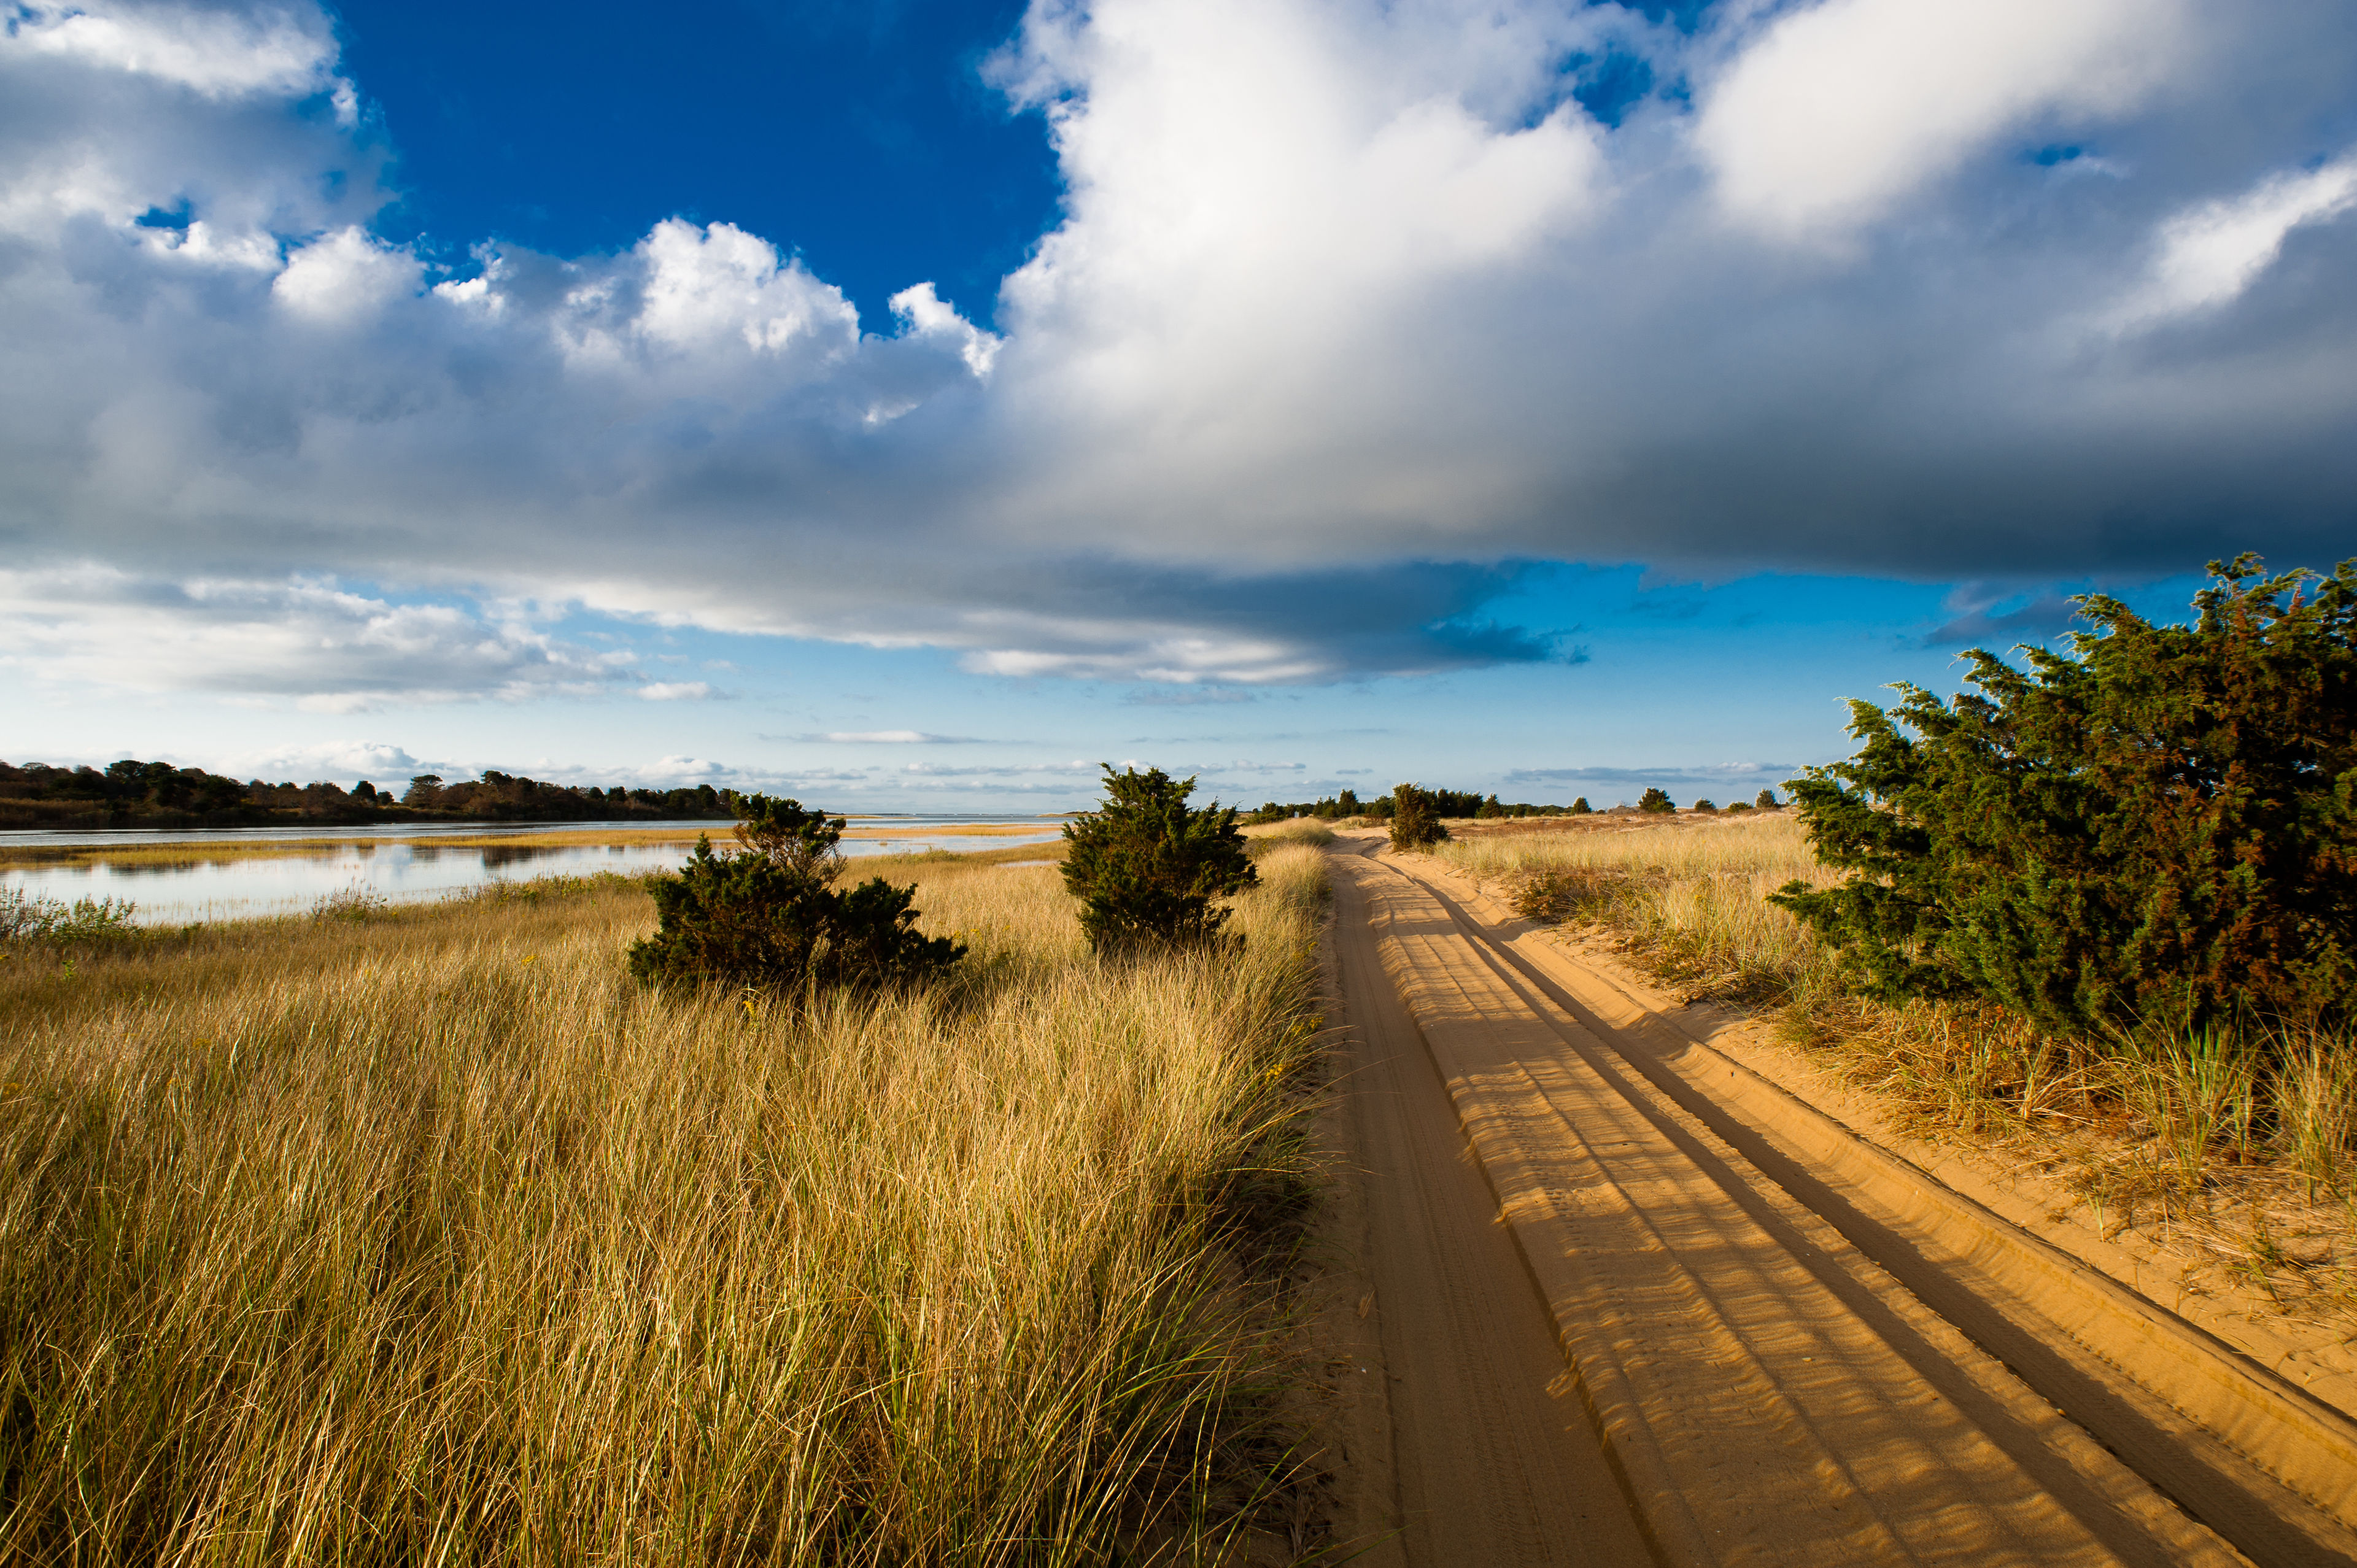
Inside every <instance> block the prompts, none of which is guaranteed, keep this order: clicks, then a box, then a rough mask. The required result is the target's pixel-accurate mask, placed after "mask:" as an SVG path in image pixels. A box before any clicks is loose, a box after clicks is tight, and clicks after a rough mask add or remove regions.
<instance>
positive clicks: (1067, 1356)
mask: <svg viewBox="0 0 2357 1568" xmlns="http://www.w3.org/2000/svg"><path fill="white" fill-rule="evenodd" d="M861 869H862V870H863V872H864V871H865V870H866V866H865V865H863V866H862V868H861ZM900 869H901V870H902V871H903V873H904V874H905V873H908V872H913V873H915V874H916V875H918V876H919V878H920V881H921V882H922V884H923V890H922V894H921V896H920V905H921V907H922V908H924V909H925V911H926V915H927V920H926V924H927V925H928V927H929V928H930V929H934V930H937V931H942V930H952V929H954V930H959V931H962V932H963V935H964V937H965V940H968V941H969V942H970V943H971V944H972V945H973V949H974V954H973V957H972V959H971V960H970V961H969V964H968V966H967V968H968V971H969V972H968V973H967V974H966V975H965V976H964V977H963V980H962V981H960V982H959V983H956V984H954V985H952V986H950V987H948V988H945V989H942V990H940V991H936V992H934V993H929V994H923V995H909V996H892V997H883V998H877V999H870V1000H865V1001H862V1000H856V999H842V998H838V999H836V1000H834V1001H833V1002H831V1003H828V1004H823V1005H819V1006H816V1007H813V1008H812V1009H809V1010H808V1011H807V1012H805V1013H802V1014H800V1015H797V1014H796V1013H794V1012H793V1011H791V1010H789V1009H785V1008H780V1007H777V1006H773V1005H771V1004H769V1003H767V1002H765V1001H763V1000H762V999H760V998H759V997H750V996H731V995H717V994H694V995H690V994H678V993H673V994H656V993H646V992H642V991H640V990H639V989H637V988H636V987H634V986H633V985H631V984H630V983H629V982H628V981H627V980H626V979H625V978H624V977H623V974H622V968H621V950H622V948H623V947H624V945H625V944H626V943H627V942H628V941H629V940H630V939H631V938H632V937H634V936H637V935H639V934H641V933H642V931H643V930H644V929H645V928H646V927H647V925H648V924H649V915H648V903H647V900H646V898H645V897H644V895H643V894H642V893H640V892H639V891H637V890H636V888H635V887H633V886H630V885H627V884H624V883H622V881H621V879H619V878H609V879H606V880H605V881H604V882H603V883H602V884H600V883H589V884H584V885H576V886H572V887H570V888H542V889H538V890H535V891H529V892H513V893H492V894H487V895H485V896H483V897H478V898H475V899H472V900H468V901H464V902H461V903H457V904H454V905H451V906H446V907H443V908H432V909H413V910H395V911H392V912H389V913H384V914H381V915H374V916H371V917H369V918H361V919H354V920H339V921H276V922H257V923H255V924H254V925H253V926H251V927H247V928H242V929H240V928H213V929H207V930H205V931H202V932H198V933H193V934H190V935H188V936H186V937H185V938H181V939H177V940H156V941H152V942H148V943H145V944H142V945H138V946H135V947H134V948H131V949H127V950H124V951H121V952H114V953H100V952H91V953H86V954H84V955H82V956H81V960H80V961H79V967H76V963H75V961H74V959H73V957H72V955H70V954H64V955H61V954H58V953H43V952H37V951H24V952H17V953H14V954H12V955H11V956H10V958H9V961H7V962H5V964H0V1082H5V1090H0V1167H5V1169H6V1170H7V1171H9V1172H10V1173H11V1176H10V1181H9V1184H8V1186H7V1187H5V1190H0V1559H5V1560H6V1561H9V1562H24V1563H127V1562H134V1561H135V1562H140V1563H188V1564H198V1563H207V1564H210V1563H224V1564H226V1563H262V1562H271V1563H285V1562H292V1563H328V1562H334V1563H514V1564H528V1563H557V1562H564V1563H579V1562H590V1561H610V1562H624V1561H643V1562H671V1563H676V1562H697V1563H704V1562H730V1563H733V1562H750V1561H759V1562H776V1563H1107V1562H1114V1561H1123V1562H1145V1561H1173V1562H1178V1561H1208V1560H1211V1559H1213V1558H1216V1557H1217V1556H1219V1555H1220V1553H1221V1552H1222V1551H1223V1550H1225V1549H1226V1543H1227V1542H1229V1541H1231V1540H1232V1538H1234V1537H1235V1536H1236V1535H1237V1534H1238V1533H1239V1532H1240V1531H1242V1530H1245V1529H1246V1528H1247V1527H1248V1525H1249V1523H1250V1521H1251V1519H1252V1506H1253V1505H1254V1502H1255V1500H1256V1499H1258V1498H1263V1497H1265V1496H1266V1495H1268V1494H1269V1493H1270V1492H1271V1491H1272V1490H1273V1489H1274V1488H1275V1487H1278V1486H1279V1485H1281V1484H1282V1477H1283V1474H1284V1470H1285V1466H1286V1439H1285V1436H1284V1434H1283V1433H1282V1432H1281V1431H1279V1430H1277V1429H1276V1428H1275V1426H1274V1425H1273V1417H1272V1414H1271V1411H1272V1408H1273V1406H1272V1400H1273V1398H1274V1395H1275V1391H1276V1390H1277V1389H1279V1388H1280V1386H1281V1385H1282V1383H1283V1380H1284V1379H1285V1377H1286V1374H1287V1367H1286V1362H1285V1359H1284V1355H1283V1352H1282V1351H1281V1349H1280V1348H1279V1335H1278V1333H1277V1331H1276V1329H1275V1327H1274V1326H1272V1316H1271V1306H1270V1304H1271V1301H1272V1299H1273V1294H1274V1292H1275V1288H1276V1286H1275V1273H1276V1272H1277V1270H1278V1268H1279V1267H1280V1266H1281V1265H1280V1264H1278V1263H1273V1262H1271V1261H1270V1260H1271V1258H1272V1257H1273V1256H1278V1255H1281V1254H1282V1252H1283V1250H1284V1246H1285V1241H1286V1222H1287V1221H1286V1217H1287V1216H1288V1215H1290V1214H1292V1213H1295V1212H1297V1209H1298V1208H1299V1200H1300V1194H1301V1192H1302V1191H1303V1190H1304V1184H1305V1183H1306V1181H1307V1179H1308V1176H1307V1166H1306V1164H1305V1156H1304V1155H1302V1154H1301V1153H1300V1152H1299V1144H1298V1141H1297V1136H1296V1129H1297V1124H1298V1120H1299V1116H1300V1108H1301V1106H1302V1104H1303V1102H1304V1097H1303V1094H1302V1091H1301V1085H1302V1082H1303V1080H1304V1079H1305V1077H1306V1075H1309V1074H1311V1073H1312V1072H1313V1071H1314V1059H1315V1047H1314V1044H1313V1039H1314V1035H1315V1030H1316V1020H1315V1018H1314V1017H1313V1016H1312V1015H1311V1014H1310V1012H1309V1007H1310V996H1311V993H1310V990H1309V984H1308V974H1309V969H1310V965H1309V959H1308V955H1309V949H1310V944H1311V941H1312V934H1313V931H1314V912H1315V906H1316V903H1317V900H1318V897H1319V896H1320V894H1321V892H1322V888H1323V882H1322V876H1323V872H1322V865H1321V863H1320V862H1319V860H1318V854H1317V852H1316V851H1315V850H1313V849H1310V848H1308V847H1294V848H1288V849H1286V850H1284V851H1282V852H1280V853H1275V854H1270V855H1269V856H1267V857H1266V858H1265V859H1263V861H1262V862H1261V872H1262V876H1263V878H1264V883H1265V886H1264V887H1263V888H1262V889H1261V890H1259V891H1258V892H1256V893H1254V894H1253V895H1251V896H1249V897H1246V898H1245V899H1244V900H1243V901H1242V906H1241V908H1240V911H1239V914H1238V917H1237V920H1236V925H1237V927H1238V928H1240V929H1242V930H1243V932H1244V933H1245V935H1246V937H1247V941H1246V944H1245V946H1244V948H1243V950H1242V952H1241V954H1225V955H1220V954H1212V955H1198V956H1193V957H1183V958H1175V959H1171V960H1168V961H1161V962H1156V963H1141V964H1135V965H1127V966H1120V967H1106V966H1100V965H1099V964H1097V963H1095V962H1093V961H1091V960H1089V959H1088V958H1087V957H1086V955H1085V954H1084V952H1083V951H1082V948H1081V945H1080V941H1079V936H1078V930H1077V926H1076V923H1075V922H1074V920H1073V918H1072V915H1071V904H1070V900H1069V899H1068V898H1067V897H1065V895H1064V894H1063V892H1062V890H1061V887H1060V885H1059V879H1058V877H1057V875H1056V874H1055V873H1054V871H1052V870H1051V869H1046V868H1039V869H1030V868H1020V867H1012V868H1010V867H1001V866H989V865H944V864H938V863H931V862H925V863H904V865H902V867H901V868H900Z"/></svg>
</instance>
